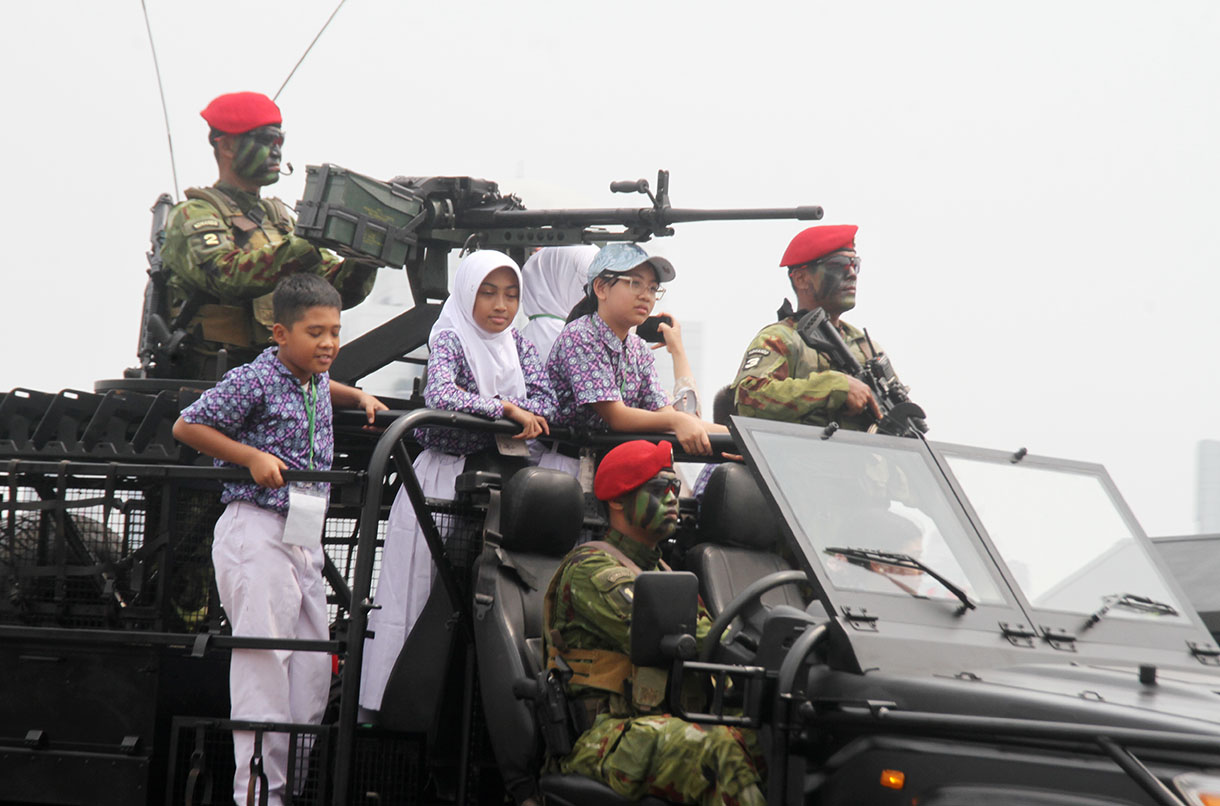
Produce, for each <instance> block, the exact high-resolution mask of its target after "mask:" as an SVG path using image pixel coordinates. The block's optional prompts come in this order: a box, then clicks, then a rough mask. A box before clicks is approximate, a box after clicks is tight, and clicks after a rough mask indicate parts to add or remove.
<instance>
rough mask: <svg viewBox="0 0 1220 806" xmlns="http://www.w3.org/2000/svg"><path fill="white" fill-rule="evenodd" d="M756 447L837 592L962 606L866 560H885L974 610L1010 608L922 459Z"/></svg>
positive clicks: (849, 449)
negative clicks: (901, 559) (890, 557)
mask: <svg viewBox="0 0 1220 806" xmlns="http://www.w3.org/2000/svg"><path fill="white" fill-rule="evenodd" d="M754 437H755V439H756V440H757V442H758V447H759V450H760V451H761V452H762V454H763V456H764V458H765V461H766V464H767V465H768V468H769V471H770V473H769V475H770V476H771V478H773V479H774V480H775V481H774V485H775V486H776V487H777V488H778V489H777V490H775V492H776V494H777V495H778V496H779V497H781V498H782V499H783V501H784V502H785V503H786V505H787V507H788V508H789V509H790V510H791V511H792V512H793V514H794V516H795V519H796V522H797V523H796V524H795V525H796V526H799V528H798V529H795V531H797V533H798V540H799V541H800V543H801V550H802V551H803V552H804V553H805V555H806V557H807V558H808V559H809V561H810V563H812V564H814V565H821V566H822V567H823V568H825V570H826V572H827V576H828V577H829V579H830V581H831V583H832V584H833V585H834V586H835V587H836V588H839V589H842V590H864V591H870V592H873V593H884V594H890V595H893V596H897V597H910V596H915V597H919V598H933V599H945V600H948V601H951V602H954V603H956V602H957V601H958V596H957V595H956V594H955V593H954V592H953V590H951V589H950V588H949V587H946V586H945V585H944V584H943V583H942V582H940V581H938V580H937V579H936V578H935V575H933V574H930V573H927V572H925V571H924V570H922V569H920V568H916V567H910V564H903V563H897V564H895V563H891V562H883V561H880V560H879V559H878V558H876V557H872V558H870V557H869V556H867V553H868V552H883V553H888V554H900V555H906V556H908V557H910V558H912V559H913V560H916V561H918V563H922V564H923V565H924V566H926V567H927V568H928V569H932V570H934V571H935V572H936V575H939V576H940V577H943V578H944V579H946V580H948V581H949V582H951V583H952V585H953V586H954V587H957V588H959V589H960V590H961V591H962V592H964V593H965V595H966V596H968V597H969V598H970V599H971V600H972V601H975V602H987V603H993V604H995V603H1001V602H1002V601H1003V600H1002V599H1001V597H1000V594H999V592H998V589H997V586H996V584H995V582H994V580H993V578H992V576H991V574H990V573H989V572H988V571H987V566H988V565H989V562H988V561H987V560H985V559H984V558H982V557H981V556H980V555H979V553H978V550H977V548H976V546H977V538H975V537H973V536H967V533H966V531H965V529H966V527H965V526H964V525H963V523H962V521H961V520H960V519H959V518H958V517H957V515H956V514H955V513H954V510H953V508H952V506H951V505H950V503H949V500H948V499H947V497H946V492H945V488H944V487H943V486H942V485H941V484H939V483H938V482H937V480H936V477H935V476H934V475H933V473H934V470H933V468H932V467H931V465H930V464H929V463H928V461H927V460H926V459H925V457H924V455H922V454H920V453H917V452H915V451H912V450H905V449H892V448H888V447H882V446H875V445H869V446H867V447H865V446H861V445H859V444H854V443H851V442H847V441H842V440H823V439H820V438H814V439H796V438H793V437H792V436H790V435H785V434H778V433H771V432H766V431H762V430H757V431H755V432H754ZM878 442H880V440H878Z"/></svg>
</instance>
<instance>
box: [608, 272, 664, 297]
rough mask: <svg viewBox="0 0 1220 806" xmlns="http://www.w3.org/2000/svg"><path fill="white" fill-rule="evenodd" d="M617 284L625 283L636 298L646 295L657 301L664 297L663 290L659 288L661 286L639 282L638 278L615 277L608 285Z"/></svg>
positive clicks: (644, 281)
mask: <svg viewBox="0 0 1220 806" xmlns="http://www.w3.org/2000/svg"><path fill="white" fill-rule="evenodd" d="M618 282H623V283H626V284H627V285H628V287H630V288H631V293H632V294H635V295H636V296H637V297H638V296H642V295H645V294H647V295H648V296H650V297H652V298H653V299H656V300H659V299H661V298H662V297H664V296H665V289H664V288H661V286H659V285H657V284H656V283H650V282H648V281H647V280H641V279H640V278H639V277H625V276H623V275H616V276H614V277H612V278H611V282H610V284H611V285H613V284H614V283H618Z"/></svg>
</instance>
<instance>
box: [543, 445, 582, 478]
mask: <svg viewBox="0 0 1220 806" xmlns="http://www.w3.org/2000/svg"><path fill="white" fill-rule="evenodd" d="M535 464H537V465H538V467H547V468H550V469H551V470H562V471H563V472H564V473H567V474H568V475H569V476H572V477H574V478H576V479H578V480H579V479H580V460H579V459H577V458H576V457H574V456H564V455H563V454H562V453H559V452H558V451H556V450H553V449H552V450H550V451H547V452H546V453H544V454H542V455H541V456H540V457H538V459H537V460H536V461H535Z"/></svg>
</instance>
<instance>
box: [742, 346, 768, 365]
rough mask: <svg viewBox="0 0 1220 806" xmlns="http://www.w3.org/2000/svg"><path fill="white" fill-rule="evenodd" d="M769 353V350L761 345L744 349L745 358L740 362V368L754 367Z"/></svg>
mask: <svg viewBox="0 0 1220 806" xmlns="http://www.w3.org/2000/svg"><path fill="white" fill-rule="evenodd" d="M769 355H771V351H770V350H768V349H766V348H763V347H755V348H754V349H753V350H748V351H746V357H745V360H744V361H742V362H741V369H742V370H747V369H754V368H755V367H756V366H758V365H759V364H761V363H762V360H763V359H764V358H766V357H767V356H769Z"/></svg>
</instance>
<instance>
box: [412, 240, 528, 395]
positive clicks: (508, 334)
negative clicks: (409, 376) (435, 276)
mask: <svg viewBox="0 0 1220 806" xmlns="http://www.w3.org/2000/svg"><path fill="white" fill-rule="evenodd" d="M501 267H507V268H510V269H512V270H513V273H514V274H516V275H517V283H518V285H521V269H520V268H519V267H518V266H517V264H516V262H515V261H514V260H513V259H512V258H510V257H509V256H508V255H506V254H504V253H503V252H496V251H493V250H491V249H483V250H480V251H478V252H472V253H471V254H469V255H467V256H466V257H465V258H464V259H463V260H462V262H461V263H459V264H458V267H457V272H456V274H455V275H454V278H453V293H451V294H450V295H449V298H448V299H447V300H445V304H444V305H443V306H442V307H441V315H440V316H439V317H438V318H437V320H436V324H434V325H433V326H432V332H431V333H429V334H428V348H429V349H432V348H433V346H434V345H435V344H436V336H437V334H438V333H441V332H442V331H445V330H452V331H453V332H454V333H456V334H457V337H458V340H459V341H460V342H461V343H462V350H463V351H464V352H465V353H466V360H467V361H468V362H470V368H471V370H473V371H474V381H475V383H477V384H478V385H479V390H478V393H479V396H480V397H492V396H493V395H500V396H501V397H525V375H524V373H522V372H521V359H520V358H519V357H518V356H517V344H516V342H515V341H514V339H513V329H512V327H511V326H510V327H507V328H505V329H504V330H502V331H500V332H499V333H490V332H488V331H486V330H484V329H483V328H481V327H479V326H478V325H477V324H475V321H474V301H475V297H476V295H477V294H478V291H479V286H480V285H482V284H483V280H484V279H485V278H486V277H487V275H489V274H491V273H492V272H493V271H495V270H496V269H498V268H501Z"/></svg>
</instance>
